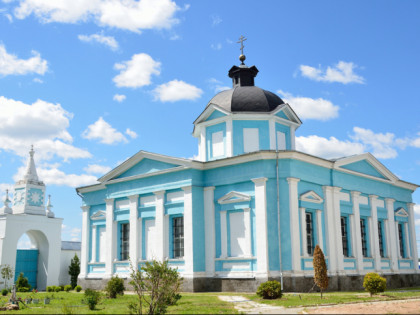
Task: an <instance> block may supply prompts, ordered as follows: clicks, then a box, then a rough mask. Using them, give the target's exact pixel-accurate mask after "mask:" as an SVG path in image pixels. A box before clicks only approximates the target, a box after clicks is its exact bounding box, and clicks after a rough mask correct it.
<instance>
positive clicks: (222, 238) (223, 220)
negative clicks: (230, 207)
mask: <svg viewBox="0 0 420 315" xmlns="http://www.w3.org/2000/svg"><path fill="white" fill-rule="evenodd" d="M226 215H227V214H226V211H220V242H221V244H220V246H221V254H220V258H226V257H227V221H226Z"/></svg>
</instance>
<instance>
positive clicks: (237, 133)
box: [232, 120, 270, 156]
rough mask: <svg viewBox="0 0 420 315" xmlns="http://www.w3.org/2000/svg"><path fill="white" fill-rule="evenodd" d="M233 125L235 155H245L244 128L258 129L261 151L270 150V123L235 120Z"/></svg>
mask: <svg viewBox="0 0 420 315" xmlns="http://www.w3.org/2000/svg"><path fill="white" fill-rule="evenodd" d="M232 125H233V140H232V143H233V155H234V156H235V155H240V154H244V153H245V152H244V128H256V129H258V137H259V150H270V133H269V127H268V121H254V120H234V121H233V122H232Z"/></svg>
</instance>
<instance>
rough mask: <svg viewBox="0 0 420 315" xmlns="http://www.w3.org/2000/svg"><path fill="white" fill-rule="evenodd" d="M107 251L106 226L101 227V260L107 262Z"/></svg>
mask: <svg viewBox="0 0 420 315" xmlns="http://www.w3.org/2000/svg"><path fill="white" fill-rule="evenodd" d="M105 251H106V229H105V227H101V228H99V261H100V262H105Z"/></svg>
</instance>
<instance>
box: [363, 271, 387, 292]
mask: <svg viewBox="0 0 420 315" xmlns="http://www.w3.org/2000/svg"><path fill="white" fill-rule="evenodd" d="M363 287H364V288H365V290H366V291H368V292H369V293H370V296H371V297H372V295H373V294H376V293H379V292H384V291H385V289H386V279H385V278H382V277H381V276H380V275H378V274H377V273H375V272H369V273H367V274H366V275H365V277H364V279H363Z"/></svg>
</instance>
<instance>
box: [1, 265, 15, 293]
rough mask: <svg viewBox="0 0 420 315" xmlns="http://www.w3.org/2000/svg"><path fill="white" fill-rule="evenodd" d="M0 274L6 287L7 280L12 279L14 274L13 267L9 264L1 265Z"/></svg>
mask: <svg viewBox="0 0 420 315" xmlns="http://www.w3.org/2000/svg"><path fill="white" fill-rule="evenodd" d="M0 274H1V277H2V278H3V279H4V287H5V288H6V289H8V286H7V284H8V281H9V280H10V279H12V278H13V276H14V273H13V268H12V267H10V266H9V265H4V266H2V267H1V270H0Z"/></svg>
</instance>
